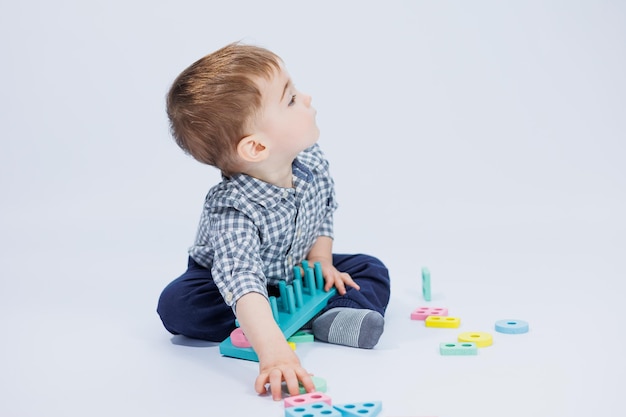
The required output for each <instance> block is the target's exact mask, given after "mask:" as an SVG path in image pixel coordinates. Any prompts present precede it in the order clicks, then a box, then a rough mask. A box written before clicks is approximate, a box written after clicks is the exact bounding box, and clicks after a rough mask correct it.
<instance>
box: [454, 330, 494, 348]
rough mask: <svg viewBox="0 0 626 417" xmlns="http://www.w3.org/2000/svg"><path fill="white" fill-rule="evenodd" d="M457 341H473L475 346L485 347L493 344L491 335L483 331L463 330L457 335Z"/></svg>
mask: <svg viewBox="0 0 626 417" xmlns="http://www.w3.org/2000/svg"><path fill="white" fill-rule="evenodd" d="M459 342H474V343H476V346H477V347H487V346H491V345H492V344H493V337H491V335H490V334H489V333H485V332H465V333H461V334H460V335H459Z"/></svg>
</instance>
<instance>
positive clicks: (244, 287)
mask: <svg viewBox="0 0 626 417" xmlns="http://www.w3.org/2000/svg"><path fill="white" fill-rule="evenodd" d="M205 221H208V225H206V227H207V235H208V239H209V242H208V243H209V246H210V247H211V248H212V251H213V257H212V263H211V274H212V276H213V280H214V281H215V284H216V285H217V288H218V289H219V291H220V293H221V294H222V297H223V298H224V301H225V302H226V304H227V305H229V306H230V307H232V308H233V310H234V309H235V306H236V303H237V300H239V298H241V297H242V296H244V295H245V294H248V293H250V292H258V293H261V294H263V295H264V296H265V297H268V294H267V280H266V277H265V274H264V272H263V269H262V265H263V261H262V259H261V255H260V246H261V241H260V238H259V233H258V230H257V227H256V226H255V225H254V222H253V221H252V220H251V219H250V218H249V217H248V216H246V215H245V214H244V213H242V212H240V211H238V210H237V209H235V208H227V209H222V210H220V213H214V214H213V215H211V216H208V218H206V219H205ZM201 251H202V247H201V246H195V247H193V248H192V250H191V255H193V254H194V252H196V253H197V252H201Z"/></svg>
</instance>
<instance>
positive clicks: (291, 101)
mask: <svg viewBox="0 0 626 417" xmlns="http://www.w3.org/2000/svg"><path fill="white" fill-rule="evenodd" d="M294 104H296V95H295V94H294V95H293V96H291V100H289V106H293V105H294Z"/></svg>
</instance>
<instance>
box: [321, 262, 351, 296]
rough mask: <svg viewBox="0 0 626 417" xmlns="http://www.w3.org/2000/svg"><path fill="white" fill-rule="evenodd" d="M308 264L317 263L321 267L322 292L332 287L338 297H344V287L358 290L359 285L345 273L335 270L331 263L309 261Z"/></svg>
mask: <svg viewBox="0 0 626 417" xmlns="http://www.w3.org/2000/svg"><path fill="white" fill-rule="evenodd" d="M309 261H310V262H313V263H314V262H319V263H320V265H321V266H322V275H323V276H324V281H325V285H324V291H328V290H330V289H331V288H332V287H335V288H337V292H338V293H339V294H340V295H344V294H345V293H346V285H347V286H349V287H352V288H355V289H357V290H360V289H361V287H359V284H357V283H356V282H354V280H352V277H351V276H350V274H348V273H346V272H339V271H338V270H337V268H335V267H334V265H333V263H332V261H330V260H327V259H311V258H309Z"/></svg>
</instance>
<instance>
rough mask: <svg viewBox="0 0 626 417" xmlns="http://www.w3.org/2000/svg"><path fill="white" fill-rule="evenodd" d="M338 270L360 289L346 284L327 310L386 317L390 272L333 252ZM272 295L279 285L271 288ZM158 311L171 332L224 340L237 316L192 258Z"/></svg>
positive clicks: (371, 260) (366, 257)
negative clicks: (365, 311)
mask: <svg viewBox="0 0 626 417" xmlns="http://www.w3.org/2000/svg"><path fill="white" fill-rule="evenodd" d="M333 264H334V265H335V267H336V268H337V270H339V271H341V272H347V273H348V274H350V276H351V277H352V279H353V280H354V281H355V282H356V283H357V284H359V286H360V287H361V289H360V290H355V289H354V288H351V287H346V289H347V291H346V294H345V295H339V294H337V295H336V296H333V297H331V298H330V299H329V300H328V303H327V305H326V307H325V308H324V310H322V311H326V310H328V309H331V308H334V307H350V308H367V309H370V310H374V311H378V312H379V313H380V314H382V315H383V316H384V315H385V310H386V308H387V304H388V303H389V293H390V286H389V272H388V271H387V268H386V267H385V265H383V263H382V262H381V261H379V260H378V259H376V258H374V257H372V256H369V255H361V254H359V255H339V254H335V255H333ZM268 292H269V293H270V294H275V293H276V292H277V289H276V288H272V287H270V288H268ZM157 312H158V313H159V316H160V317H161V321H163V325H164V326H165V328H166V329H167V330H168V331H169V332H170V333H172V334H181V335H184V336H187V337H192V338H195V339H203V340H209V341H212V342H221V341H222V340H224V339H226V338H227V337H228V336H229V335H230V333H231V332H232V331H233V330H234V329H235V315H234V314H233V311H232V309H231V308H230V307H229V306H228V305H226V303H225V302H224V299H223V298H222V295H221V294H220V292H219V290H218V289H217V286H216V285H215V282H214V281H213V278H212V276H211V271H210V270H209V269H207V268H204V267H203V266H201V265H199V264H198V263H196V262H195V261H194V260H193V259H191V258H189V263H188V267H187V271H186V272H185V273H184V274H182V275H181V276H180V277H178V278H177V279H175V280H174V281H172V282H171V283H170V284H169V285H168V286H167V287H165V289H164V290H163V292H162V293H161V297H160V298H159V304H158V307H157Z"/></svg>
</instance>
